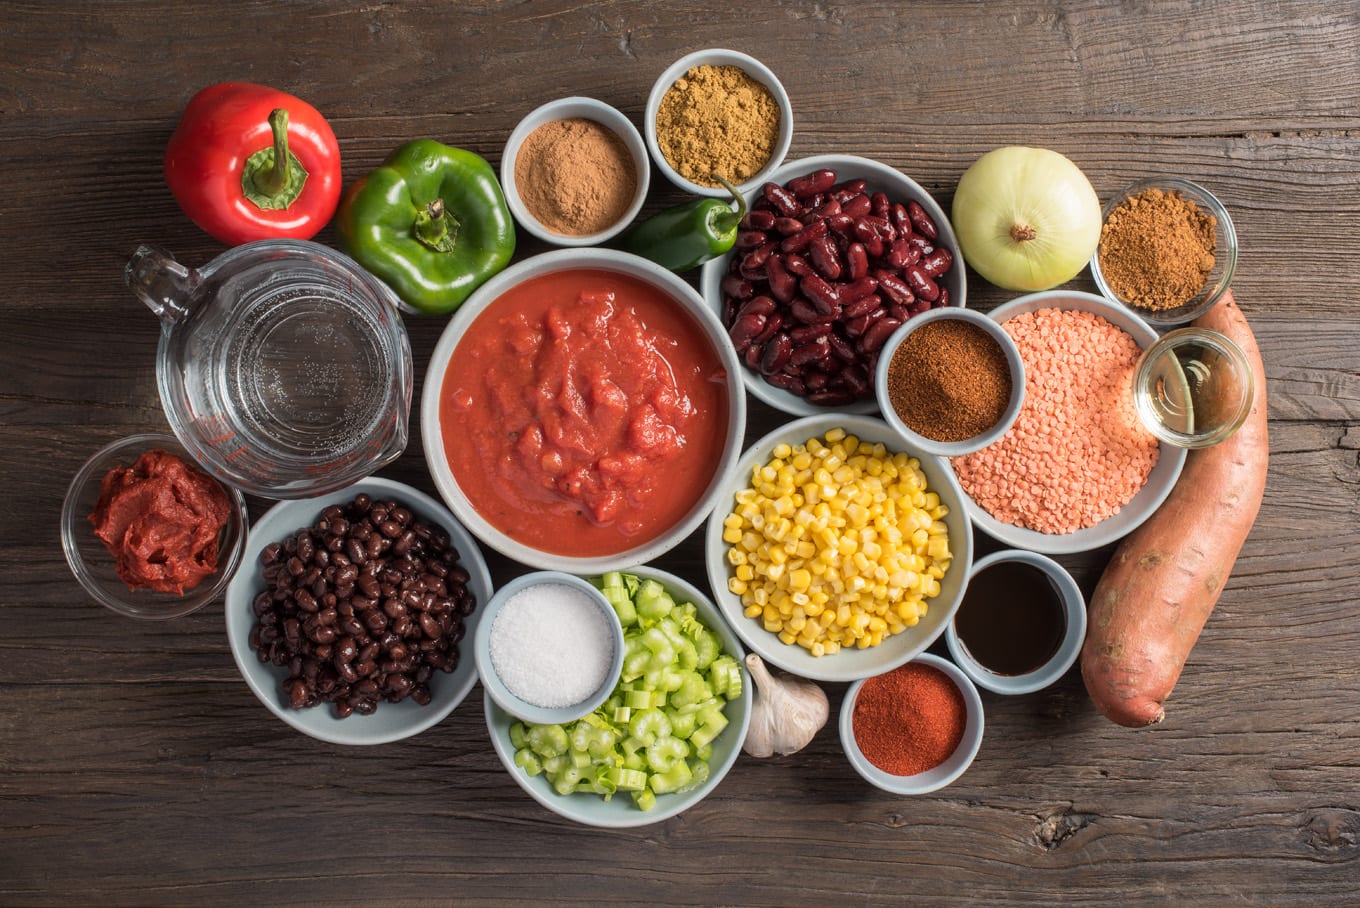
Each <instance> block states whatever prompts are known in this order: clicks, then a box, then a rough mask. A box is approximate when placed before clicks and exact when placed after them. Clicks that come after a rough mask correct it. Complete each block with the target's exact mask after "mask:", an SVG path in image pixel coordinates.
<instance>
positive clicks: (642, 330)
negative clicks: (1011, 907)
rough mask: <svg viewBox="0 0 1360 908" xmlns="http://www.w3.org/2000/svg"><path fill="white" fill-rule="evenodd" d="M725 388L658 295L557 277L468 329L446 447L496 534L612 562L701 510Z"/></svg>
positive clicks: (701, 338)
mask: <svg viewBox="0 0 1360 908" xmlns="http://www.w3.org/2000/svg"><path fill="white" fill-rule="evenodd" d="M726 389H727V385H726V370H725V369H724V368H723V365H722V361H721V360H720V359H719V358H718V355H717V352H716V351H715V350H714V348H713V345H712V343H711V342H710V341H709V339H708V337H707V335H705V334H704V333H703V330H702V329H701V328H700V326H699V324H698V323H697V321H695V319H694V318H693V317H692V316H691V315H690V314H689V313H687V312H686V311H685V310H684V309H683V308H682V307H681V305H680V304H679V303H678V302H677V301H676V300H674V299H673V298H671V297H670V296H669V295H667V294H665V293H664V292H663V291H661V290H658V289H656V288H654V287H652V286H651V285H649V284H647V283H645V282H644V281H641V280H639V279H637V278H633V277H630V276H628V275H623V274H617V273H614V272H609V271H603V270H599V269H586V268H582V269H570V270H565V271H559V272H554V273H550V274H545V275H542V276H540V277H538V278H534V279H532V280H528V281H525V282H524V283H522V284H520V285H519V286H517V287H514V288H512V289H510V290H509V291H507V292H506V293H505V294H503V295H502V296H501V297H499V298H498V299H497V300H495V301H494V302H492V303H491V305H489V306H488V307H487V309H486V310H485V311H484V312H482V313H481V314H480V315H479V316H478V317H477V318H476V319H475V320H474V321H473V322H472V324H471V325H470V326H469V327H468V330H467V332H466V334H465V335H464V336H463V338H462V340H460V342H459V344H458V346H457V348H456V349H455V350H454V353H453V356H452V358H451V361H450V363H449V368H448V372H447V373H446V375H445V378H444V385H443V388H442V389H441V391H442V394H441V398H440V419H441V424H442V432H443V440H444V448H445V451H446V453H447V456H448V458H449V466H450V468H451V469H452V471H453V475H454V478H455V479H456V480H457V482H458V486H459V488H460V489H462V491H463V493H464V494H465V495H466V496H467V497H468V500H469V501H470V502H471V503H472V505H473V507H475V508H476V509H477V512H478V513H479V514H481V516H482V517H483V518H485V519H486V520H487V522H489V523H490V524H491V525H492V526H494V527H495V528H496V529H498V530H500V531H501V532H502V533H505V534H506V535H507V536H510V537H511V538H513V539H516V540H518V541H520V542H522V543H524V544H526V545H529V546H532V547H534V548H536V549H539V550H541V551H547V552H553V553H556V554H561V555H570V556H575V557H592V556H599V555H609V554H614V553H617V552H621V551H625V550H627V549H630V548H633V547H635V546H637V545H641V544H642V543H644V542H646V541H648V540H649V539H652V538H655V537H656V536H658V535H660V534H661V533H662V532H664V531H665V530H667V529H669V528H670V527H672V526H674V525H675V524H676V523H678V522H680V521H681V520H682V519H683V518H684V516H685V514H686V513H687V512H688V511H689V510H690V509H691V508H692V507H694V505H695V504H696V503H697V502H698V501H699V499H700V498H701V497H702V496H703V493H704V490H705V489H706V488H707V486H708V484H709V483H710V481H711V480H712V478H713V475H714V471H715V470H716V469H717V465H718V462H719V459H720V457H721V454H722V449H723V445H724V442H725V440H726V439H725V435H726V425H727V411H728V402H727V390H726Z"/></svg>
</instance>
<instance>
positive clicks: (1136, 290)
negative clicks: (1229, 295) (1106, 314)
mask: <svg viewBox="0 0 1360 908" xmlns="http://www.w3.org/2000/svg"><path fill="white" fill-rule="evenodd" d="M1217 224H1218V220H1217V218H1215V217H1214V216H1213V215H1211V214H1209V213H1208V212H1206V211H1204V210H1202V209H1201V208H1200V207H1199V206H1198V205H1196V204H1195V203H1194V202H1193V201H1191V200H1190V199H1187V198H1185V197H1184V196H1183V195H1181V193H1180V192H1176V191H1170V192H1168V191H1166V190H1162V189H1157V188H1150V189H1145V190H1143V191H1142V192H1139V193H1137V194H1136V195H1133V196H1130V197H1129V198H1128V199H1126V200H1125V201H1124V202H1122V203H1121V204H1119V205H1118V206H1116V207H1115V209H1114V210H1113V211H1111V212H1110V216H1109V217H1108V218H1106V219H1105V226H1104V227H1103V228H1101V231H1100V253H1099V254H1100V271H1101V274H1103V275H1104V277H1105V282H1106V283H1107V284H1109V286H1110V289H1111V290H1113V291H1114V293H1115V295H1117V296H1118V297H1119V299H1121V300H1123V301H1124V302H1126V303H1128V304H1129V305H1131V306H1138V307H1141V308H1143V309H1151V310H1154V311H1162V310H1166V309H1175V308H1177V307H1178V306H1183V305H1185V304H1186V303H1188V302H1190V300H1192V299H1194V298H1195V296H1196V295H1198V293H1199V292H1200V291H1201V290H1203V289H1204V285H1205V284H1206V283H1208V280H1209V274H1210V272H1212V271H1213V269H1214V253H1215V251H1216V249H1215V245H1216V238H1215V235H1214V230H1215V227H1216V226H1217Z"/></svg>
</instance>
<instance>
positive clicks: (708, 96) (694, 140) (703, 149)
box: [656, 66, 779, 187]
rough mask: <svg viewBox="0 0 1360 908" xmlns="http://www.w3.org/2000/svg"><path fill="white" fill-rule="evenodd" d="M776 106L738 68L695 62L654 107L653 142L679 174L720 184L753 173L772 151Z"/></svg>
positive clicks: (776, 126) (702, 182) (776, 131)
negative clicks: (654, 129) (719, 175)
mask: <svg viewBox="0 0 1360 908" xmlns="http://www.w3.org/2000/svg"><path fill="white" fill-rule="evenodd" d="M778 137H779V105H778V104H777V103H776V102H775V99H774V96H773V95H771V94H770V90H769V89H768V88H766V87H765V86H764V85H762V84H761V83H760V82H759V81H758V80H756V79H753V78H752V77H751V76H750V75H748V74H747V73H746V72H745V71H744V70H743V69H742V68H741V67H739V66H695V67H693V68H692V69H690V70H689V71H688V72H686V73H685V75H684V76H682V77H681V78H679V79H677V80H676V82H675V84H674V85H672V86H671V87H670V88H669V89H668V90H667V91H666V93H665V94H664V95H662V97H661V103H660V105H658V107H657V111H656V143H657V145H658V146H660V148H661V153H662V155H664V156H665V158H666V161H667V163H669V164H670V165H671V166H672V167H674V168H675V170H676V172H677V173H679V174H680V176H682V177H684V178H685V179H687V180H689V181H690V182H691V183H697V184H699V185H700V186H714V187H717V186H721V185H722V184H721V183H720V182H718V181H717V180H715V179H713V176H712V175H713V174H715V173H718V174H721V175H722V176H724V177H726V178H727V179H729V180H731V181H732V182H733V183H742V182H745V181H746V180H749V179H750V178H751V177H753V176H755V174H756V173H758V172H759V171H760V169H761V168H762V167H764V166H765V164H766V162H767V161H769V160H770V156H771V155H772V154H773V153H774V146H775V142H776V140H777V139H778Z"/></svg>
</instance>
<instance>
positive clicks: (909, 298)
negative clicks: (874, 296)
mask: <svg viewBox="0 0 1360 908" xmlns="http://www.w3.org/2000/svg"><path fill="white" fill-rule="evenodd" d="M874 276H875V277H877V278H878V288H879V289H880V290H882V291H883V295H884V296H886V297H887V298H888V299H889V300H890V301H891V302H894V303H898V304H899V305H902V306H910V305H911V304H912V302H913V301H915V299H916V294H915V293H913V292H912V289H911V287H910V285H908V284H907V282H906V281H904V280H903V279H902V278H900V277H898V276H897V275H896V274H894V273H893V272H891V271H888V270H886V269H880V270H878V271H876V272H874Z"/></svg>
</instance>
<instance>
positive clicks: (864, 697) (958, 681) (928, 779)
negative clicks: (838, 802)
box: [840, 653, 984, 795]
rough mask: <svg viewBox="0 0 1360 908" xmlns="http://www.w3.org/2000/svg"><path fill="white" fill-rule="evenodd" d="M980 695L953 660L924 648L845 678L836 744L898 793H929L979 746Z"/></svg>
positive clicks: (870, 778) (868, 775)
mask: <svg viewBox="0 0 1360 908" xmlns="http://www.w3.org/2000/svg"><path fill="white" fill-rule="evenodd" d="M983 724H984V719H983V711H982V697H981V696H980V695H979V694H978V690H977V687H976V686H974V684H973V682H972V681H970V680H969V679H968V676H967V675H965V674H964V673H963V672H962V671H961V670H960V669H959V668H958V666H956V665H954V663H952V662H950V661H949V660H948V659H943V658H941V657H939V656H933V655H931V654H929V653H923V654H921V655H920V656H917V657H916V658H915V659H913V660H911V661H910V662H908V663H906V664H905V665H901V666H898V667H897V668H895V669H893V670H892V671H889V672H885V673H883V674H881V675H875V676H874V677H872V678H865V679H864V680H862V681H856V682H855V683H854V684H852V685H850V688H849V690H847V691H846V694H845V700H844V701H842V703H841V714H840V736H841V747H842V748H843V749H844V751H845V756H846V758H847V759H848V760H849V761H850V765H851V766H853V767H854V768H855V771H856V772H858V773H859V774H860V775H861V776H863V777H864V779H865V781H867V782H869V783H871V784H872V785H874V786H876V787H878V788H881V789H883V790H884V791H887V792H891V793H892V794H899V795H918V794H929V793H930V792H932V791H938V790H940V789H941V788H944V787H945V786H946V785H949V784H951V783H952V782H954V781H955V780H957V779H958V778H959V776H961V775H963V774H964V772H965V771H967V769H968V767H969V766H971V765H972V763H973V758H974V757H976V756H977V752H978V748H980V747H981V746H982V730H983Z"/></svg>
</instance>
